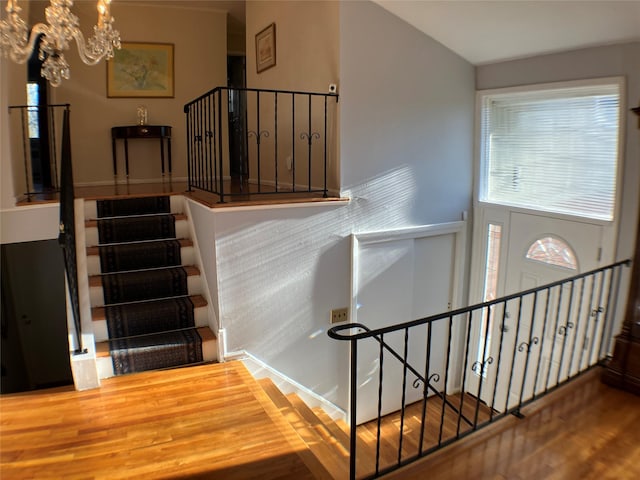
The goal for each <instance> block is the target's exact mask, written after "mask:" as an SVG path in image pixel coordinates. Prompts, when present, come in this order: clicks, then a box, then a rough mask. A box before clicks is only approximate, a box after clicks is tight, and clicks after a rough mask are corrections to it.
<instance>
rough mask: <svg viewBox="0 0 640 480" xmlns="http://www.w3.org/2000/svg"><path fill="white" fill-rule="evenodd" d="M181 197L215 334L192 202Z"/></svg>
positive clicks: (203, 293) (210, 323)
mask: <svg viewBox="0 0 640 480" xmlns="http://www.w3.org/2000/svg"><path fill="white" fill-rule="evenodd" d="M174 196H175V195H174ZM181 197H182V202H183V203H182V206H183V209H184V210H185V212H184V213H186V215H187V226H188V227H187V228H188V229H189V237H190V240H191V241H192V242H193V250H194V253H195V257H196V258H195V263H196V265H197V267H198V269H199V270H200V272H201V273H200V282H201V291H202V295H203V296H204V298H205V300H206V301H207V311H208V312H209V321H208V324H209V328H211V331H213V332H215V331H218V328H219V327H220V325H219V322H218V317H217V315H216V312H215V309H214V308H213V302H212V300H211V290H209V282H208V281H207V275H206V268H205V266H204V263H203V262H202V256H201V255H200V246H199V244H198V236H197V235H196V231H195V226H194V224H193V217H192V215H191V202H193V200H191V199H187V197H184V196H181ZM187 200H189V201H187ZM218 311H219V309H218ZM217 356H218V357H220V356H221V355H220V349H219V348H218V355H217Z"/></svg>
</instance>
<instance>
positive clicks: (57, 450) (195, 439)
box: [0, 362, 317, 479]
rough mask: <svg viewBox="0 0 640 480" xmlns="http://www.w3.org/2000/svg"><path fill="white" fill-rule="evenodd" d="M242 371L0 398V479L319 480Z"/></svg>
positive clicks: (169, 374) (228, 367) (233, 368)
mask: <svg viewBox="0 0 640 480" xmlns="http://www.w3.org/2000/svg"><path fill="white" fill-rule="evenodd" d="M242 370H244V366H243V365H242V364H240V363H237V362H236V363H233V362H232V363H226V364H212V365H204V366H199V367H191V368H184V369H175V370H170V371H163V372H148V373H141V374H136V375H129V376H123V377H116V378H113V379H108V380H105V381H103V386H102V387H101V388H100V389H99V390H91V391H86V392H75V391H66V390H63V391H60V390H56V391H55V392H52V393H47V392H46V391H41V392H33V393H31V394H28V395H24V394H22V395H20V394H19V395H4V396H2V397H0V411H1V412H2V420H1V421H0V446H1V449H0V450H1V452H0V476H1V477H2V478H3V479H4V478H109V479H111V478H132V477H135V476H138V477H139V478H166V477H170V476H173V477H176V476H183V475H189V476H198V475H202V476H203V477H202V478H207V477H209V478H211V477H212V476H215V478H238V479H240V478H260V479H265V478H309V479H311V478H317V477H316V476H315V475H313V474H312V473H311V471H310V470H309V468H308V467H307V466H306V465H305V463H304V462H303V461H302V459H301V457H300V455H298V453H297V452H296V451H295V449H293V448H292V447H291V445H290V443H289V442H288V441H287V439H286V438H285V437H284V436H283V435H282V433H281V432H280V430H279V428H277V426H275V425H274V423H273V422H272V421H271V418H270V417H269V415H268V414H267V413H266V412H265V410H264V408H263V406H262V404H261V403H260V402H259V401H258V400H257V399H256V398H255V395H254V394H253V392H252V390H251V388H250V387H248V386H247V385H246V381H247V378H246V376H244V374H243V372H242ZM51 418H54V419H56V420H54V421H52V420H51ZM218 475H220V476H218Z"/></svg>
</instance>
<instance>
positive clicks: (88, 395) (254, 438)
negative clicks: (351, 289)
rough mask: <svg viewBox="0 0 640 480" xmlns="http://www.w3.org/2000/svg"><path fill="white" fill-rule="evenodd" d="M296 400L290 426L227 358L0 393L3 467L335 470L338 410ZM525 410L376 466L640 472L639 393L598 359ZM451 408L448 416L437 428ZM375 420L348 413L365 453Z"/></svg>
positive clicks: (104, 471) (508, 475)
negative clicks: (605, 375) (409, 459)
mask: <svg viewBox="0 0 640 480" xmlns="http://www.w3.org/2000/svg"><path fill="white" fill-rule="evenodd" d="M282 398H284V400H285V401H286V402H288V405H289V407H290V408H291V409H293V410H295V407H294V406H293V405H292V404H291V401H289V400H288V399H287V398H286V397H284V396H282ZM292 398H293V397H292ZM459 400H460V399H459V397H458V402H459ZM464 402H465V407H464V409H465V413H467V409H468V408H475V404H474V403H473V399H464ZM467 402H469V405H468V406H467V405H466V404H467ZM293 403H296V404H297V403H298V400H296V399H294V400H293ZM283 407H286V408H289V407H287V404H286V403H283V404H282V405H281V406H280V408H283ZM296 407H297V408H300V409H301V411H302V412H303V413H302V414H300V413H296V415H298V417H297V420H295V421H294V424H295V423H296V422H298V423H300V424H301V425H302V424H303V423H304V425H303V426H302V427H301V428H302V433H301V434H299V433H296V432H295V431H294V430H293V428H292V427H291V425H290V424H289V423H288V422H287V421H286V420H284V417H283V415H282V412H281V411H280V409H279V407H278V406H276V404H274V403H273V402H272V401H271V400H270V399H269V397H268V396H267V394H266V393H265V391H264V390H263V389H262V388H261V386H260V385H259V384H258V383H257V382H256V381H255V380H253V378H252V377H251V375H250V374H249V373H248V371H247V370H246V368H245V367H244V366H243V365H242V364H240V363H238V362H229V363H223V364H211V365H202V366H198V367H191V368H181V369H175V370H167V371H162V372H147V373H140V374H135V375H126V376H121V377H115V378H112V379H108V380H105V381H103V385H102V387H101V388H100V389H96V390H88V391H84V392H76V391H74V390H71V389H70V388H69V387H60V388H55V389H50V390H43V391H36V392H30V393H23V394H9V395H2V396H0V478H2V479H3V480H4V479H5V478H7V479H27V478H38V479H49V478H56V479H59V478H65V479H81V478H82V479H86V478H95V479H120V478H134V477H137V478H145V479H147V478H150V479H155V478H186V477H188V478H196V479H198V478H201V479H209V478H216V479H218V478H219V479H225V480H226V479H230V480H236V479H237V480H244V479H260V480H269V479H275V478H281V479H295V480H297V479H314V478H315V479H329V478H337V479H342V478H345V473H344V470H341V471H339V473H337V472H338V470H334V473H333V475H331V474H329V473H328V472H330V471H332V468H335V467H336V465H337V464H336V463H335V462H336V461H337V460H336V459H337V458H339V457H342V458H344V457H343V455H344V452H345V447H346V446H347V442H346V440H348V437H346V436H345V431H347V430H346V428H347V427H346V425H345V424H344V422H341V421H337V422H331V421H330V420H326V418H328V417H326V415H323V414H318V413H317V412H314V411H312V410H308V409H307V407H306V406H304V405H301V404H298V405H296ZM427 410H428V411H427V419H428V430H430V431H426V433H425V438H428V439H429V441H430V442H434V441H437V433H438V432H437V431H436V432H433V431H432V430H437V429H435V427H434V426H435V422H436V420H437V421H439V416H440V414H441V410H442V409H441V402H438V401H436V400H433V401H430V404H429V403H428V408H427ZM522 412H523V413H524V414H525V416H526V417H525V419H524V420H519V419H516V418H515V417H511V416H509V417H507V418H505V419H503V420H500V421H498V422H496V423H495V424H492V425H491V426H489V427H487V428H486V429H483V430H481V431H479V432H476V433H474V434H473V435H471V436H469V437H466V438H465V439H463V440H461V441H459V442H457V443H456V444H454V445H451V446H449V447H446V448H444V449H442V450H440V451H438V452H436V453H434V454H432V455H430V456H428V457H426V458H424V459H422V460H420V461H419V462H417V463H415V464H412V465H409V466H408V467H405V468H403V469H401V470H399V471H396V472H393V473H391V474H389V475H388V476H387V477H385V478H389V479H391V480H393V479H414V478H415V479H423V478H426V476H427V475H428V477H429V478H437V479H439V480H441V479H442V480H448V479H451V480H453V479H455V480H459V479H480V480H482V479H519V480H534V479H535V480H538V479H558V480H578V479H580V480H582V479H587V480H596V479H616V480H618V479H620V480H627V479H628V480H631V479H636V478H640V397H636V396H633V395H631V394H629V393H626V392H623V391H620V390H615V389H613V388H611V387H608V386H606V385H604V384H602V383H600V381H599V378H598V372H597V371H596V370H594V371H593V372H590V373H589V374H587V375H585V376H584V377H583V378H580V379H578V380H576V381H574V382H572V383H571V384H570V385H567V386H565V387H563V388H561V389H558V390H557V391H556V392H554V393H552V394H550V395H549V396H547V397H545V398H543V399H541V400H539V401H538V402H536V403H534V404H532V405H530V406H528V407H526V408H523V409H522ZM284 413H285V414H289V415H290V416H291V417H293V414H291V413H290V412H289V413H288V412H286V411H285V412H284ZM407 415H408V416H407V419H406V421H405V425H404V432H405V437H404V442H403V450H406V452H408V454H411V453H412V452H413V453H415V451H417V446H416V442H417V440H416V438H417V437H416V435H418V434H419V429H420V425H421V407H419V406H418V407H414V406H409V407H407ZM483 415H485V416H487V415H488V410H487V409H485V410H480V411H479V418H482V416H483ZM456 420H457V417H456V416H455V415H453V416H452V417H451V418H447V419H446V422H445V423H446V425H447V426H446V429H447V431H448V432H449V433H447V435H449V434H451V431H453V432H455V428H456V425H457V421H456ZM383 427H384V428H383V429H384V430H385V431H387V430H388V431H389V432H390V433H389V435H390V436H389V437H388V438H385V439H383V441H382V445H383V447H384V448H383V450H382V451H381V466H382V467H384V466H387V465H392V464H393V463H394V462H396V461H397V448H398V436H399V432H400V430H399V423H398V419H397V418H396V419H394V418H392V417H390V418H387V419H385V421H384V422H383ZM451 429H453V430H451ZM372 431H373V434H372ZM341 432H342V433H341ZM374 434H375V429H373V430H372V428H371V427H370V426H368V427H366V426H365V427H359V437H358V439H357V443H358V450H359V452H360V453H361V454H362V455H363V456H364V457H365V458H366V459H367V462H369V463H371V462H375V435H374ZM300 435H302V436H305V435H306V436H308V440H309V441H310V442H311V443H314V442H316V444H317V445H316V451H317V452H320V456H321V457H322V456H323V455H325V456H326V455H329V453H328V452H329V450H331V449H334V450H336V451H339V452H340V455H339V457H336V458H333V457H331V458H326V459H324V460H326V462H327V463H334V465H333V466H331V465H329V467H328V468H327V467H325V466H323V465H322V464H320V463H319V462H318V458H317V457H316V456H315V455H314V454H313V453H312V452H311V450H310V449H309V448H308V447H307V446H306V445H305V444H304V442H303V441H302V440H301V438H300ZM331 438H333V440H335V441H332V440H331ZM372 445H373V447H372ZM389 446H390V447H389ZM403 455H404V452H403ZM341 461H344V460H341ZM367 462H362V461H361V462H359V464H358V477H362V476H364V475H367V474H370V473H372V471H373V466H372V465H369V466H367V465H366V463H367Z"/></svg>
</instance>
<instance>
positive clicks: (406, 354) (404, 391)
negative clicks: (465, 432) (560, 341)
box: [309, 97, 409, 465]
mask: <svg viewBox="0 0 640 480" xmlns="http://www.w3.org/2000/svg"><path fill="white" fill-rule="evenodd" d="M309 99H311V97H309ZM408 357H409V329H408V328H405V329H404V355H403V368H402V401H401V402H400V406H401V413H400V438H399V441H398V465H400V464H401V463H402V441H403V439H404V415H405V406H406V402H407V365H408V363H407V359H408Z"/></svg>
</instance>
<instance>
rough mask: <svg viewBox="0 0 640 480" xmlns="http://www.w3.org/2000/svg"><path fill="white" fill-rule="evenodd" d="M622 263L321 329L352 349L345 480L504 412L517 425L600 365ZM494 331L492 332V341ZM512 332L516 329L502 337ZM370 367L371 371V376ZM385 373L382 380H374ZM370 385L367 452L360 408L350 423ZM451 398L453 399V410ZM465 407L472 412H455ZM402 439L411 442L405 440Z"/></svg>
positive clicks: (416, 454)
mask: <svg viewBox="0 0 640 480" xmlns="http://www.w3.org/2000/svg"><path fill="white" fill-rule="evenodd" d="M630 264H631V261H630V260H622V261H619V262H616V263H613V264H611V265H607V266H604V267H601V268H597V269H594V270H590V271H588V272H584V273H581V274H578V275H574V276H572V277H569V278H565V279H563V280H558V281H555V282H551V283H548V284H545V285H542V286H538V287H535V288H531V289H528V290H524V291H522V292H518V293H514V294H510V295H506V296H503V297H500V298H497V299H495V300H491V301H487V302H483V303H478V304H476V305H471V306H468V307H464V308H459V309H456V310H452V311H448V312H444V313H441V314H437V315H432V316H429V317H425V318H421V319H417V320H413V321H408V322H403V323H400V324H397V325H391V326H388V327H383V328H377V329H371V328H369V327H367V326H366V325H363V324H362V323H345V324H342V325H336V326H334V327H332V328H330V329H329V330H328V332H327V333H328V336H329V337H330V338H333V339H336V340H340V341H348V342H349V344H350V346H351V349H350V350H351V352H350V379H349V388H350V391H349V421H350V442H349V450H350V457H349V472H350V473H349V477H350V479H355V478H357V476H358V475H357V472H356V468H357V466H358V467H359V468H369V469H370V470H366V471H364V472H360V475H359V476H360V477H364V478H377V477H379V476H381V475H384V474H386V473H389V472H391V471H393V470H395V469H397V468H400V467H402V466H404V465H407V464H408V463H411V462H413V461H415V460H417V459H419V458H421V457H424V456H426V455H429V454H431V453H433V452H435V451H437V450H439V449H441V448H444V447H445V446H447V445H450V444H452V443H453V442H455V441H457V440H459V439H461V438H464V437H466V436H467V435H470V434H472V433H473V432H475V431H477V430H479V429H481V428H484V427H485V426H488V425H490V424H491V423H493V422H495V421H497V420H499V419H501V418H504V417H506V416H507V415H515V416H516V417H518V418H522V413H521V409H522V408H523V407H524V406H526V405H529V404H530V403H532V402H534V401H535V400H537V399H539V398H541V397H542V396H544V395H547V394H548V393H550V392H552V391H554V390H555V389H557V388H559V387H560V386H562V385H564V384H565V383H567V382H569V381H571V380H573V379H575V378H577V377H578V376H579V375H581V374H583V373H584V372H586V371H588V370H590V369H591V368H593V367H595V366H596V365H599V364H602V362H604V361H605V360H606V358H607V355H608V350H609V348H610V345H611V339H612V337H613V325H614V322H615V318H616V314H617V310H618V301H619V297H620V288H621V284H622V269H623V268H624V267H628V266H629V265H630ZM498 306H501V307H502V314H501V315H500V314H499V310H495V309H496V308H497V307H498ZM512 308H513V312H514V313H516V315H514V317H515V318H513V319H511V321H507V320H508V319H509V318H510V315H509V314H508V312H507V310H511V309H512ZM494 310H495V311H494ZM474 313H477V315H474ZM438 326H440V327H441V328H438ZM425 327H426V328H425ZM496 329H497V331H499V334H495V335H491V332H492V331H493V332H496ZM511 329H514V330H515V331H514V332H513V331H512V332H511V333H506V332H509V331H510V330H511ZM394 332H395V333H397V334H398V335H400V334H402V336H403V338H404V348H403V349H402V352H403V353H402V354H401V353H399V351H396V350H395V349H394V347H393V346H391V345H389V343H387V342H386V341H385V338H384V337H385V335H389V334H393V333H394ZM473 332H475V333H473ZM482 332H485V333H482ZM490 336H491V340H490V342H489V337H490ZM409 338H412V339H413V340H414V343H413V344H412V345H413V346H412V347H411V350H412V352H413V356H412V358H414V359H415V358H416V357H415V355H419V356H420V355H421V353H420V352H419V351H417V350H416V348H418V347H417V345H421V347H420V348H425V346H424V344H425V343H426V352H424V351H423V352H422V354H424V356H422V357H419V358H424V362H425V365H424V371H420V369H418V368H415V366H413V365H411V364H410V363H409V350H410V348H409ZM367 339H373V340H374V341H375V342H377V344H378V345H379V348H376V349H374V350H376V351H377V352H378V353H377V360H376V359H375V357H374V355H376V353H375V352H374V351H373V350H370V351H367V350H365V352H366V353H365V355H366V356H365V358H366V362H367V363H366V369H365V370H363V373H365V375H366V376H367V377H368V378H367V379H366V381H363V379H360V378H359V376H358V375H359V369H360V368H359V365H358V359H359V355H361V354H359V351H360V350H359V347H360V346H359V344H361V343H363V342H365V343H366V342H368V340H367ZM398 340H400V339H399V338H398ZM416 341H417V343H416ZM489 343H491V345H489ZM367 352H368V353H367ZM385 352H389V353H391V355H392V356H393V357H394V358H395V359H396V360H398V361H399V362H400V363H401V365H402V370H401V372H402V373H401V374H400V373H398V371H397V370H393V369H392V370H388V368H389V367H387V366H386V364H385V363H384V353H385ZM494 355H495V357H496V358H495V359H494ZM496 359H497V360H496ZM421 361H422V360H421ZM372 364H373V365H376V369H377V370H378V373H377V374H375V375H374V373H373V371H372V370H371V365H372ZM392 368H393V367H392ZM385 369H387V372H388V373H387V374H383V372H384V371H385ZM467 371H469V375H467ZM393 372H396V373H393ZM409 373H410V374H412V375H415V376H416V378H417V380H415V381H414V382H413V385H414V388H417V385H418V383H417V382H418V381H421V382H424V385H425V388H424V389H423V391H422V392H421V394H422V396H421V397H420V396H419V394H418V395H416V394H413V395H408V393H407V391H408V382H407V375H408V374H409ZM389 375H391V377H394V376H395V379H393V378H392V380H391V381H392V385H399V383H400V380H401V384H402V386H401V387H399V388H400V390H395V389H394V388H395V387H385V385H389V380H388V379H387V377H388V376H389ZM399 375H401V379H400V378H399V377H398V376H399ZM376 377H377V378H376ZM441 378H442V379H443V383H442V386H441V387H440V388H439V389H438V388H436V385H434V384H432V379H433V381H434V382H439V381H440V379H441ZM425 379H428V381H427V380H425ZM385 381H386V383H385ZM370 382H377V391H378V397H377V416H374V417H373V419H371V420H370V423H371V426H368V427H364V432H367V433H366V438H369V436H370V434H371V433H374V435H375V446H374V445H373V444H372V443H367V442H370V441H369V440H367V441H364V442H359V441H358V438H359V431H360V430H359V428H360V427H359V426H358V425H357V423H358V421H360V422H362V421H365V422H366V421H367V418H371V415H373V411H372V410H369V413H368V414H366V415H364V417H365V418H364V419H359V417H358V412H357V411H358V405H359V402H358V391H359V389H361V388H366V389H369V390H368V391H369V393H368V394H367V396H366V397H364V400H365V403H363V405H367V406H368V408H369V409H371V408H372V407H374V404H373V403H372V402H373V401H374V399H373V398H371V397H372V396H373V395H372V394H373V392H372V391H371V390H370V389H371V388H375V383H372V384H371V385H370V386H366V385H367V384H369V383H370ZM365 386H366V387H365ZM364 392H367V390H364ZM431 393H434V394H435V395H430V394H431ZM416 396H417V400H416ZM452 396H454V397H455V398H456V399H455V400H454V402H455V404H454V403H453V402H452V398H453V397H452ZM458 396H459V397H458ZM383 398H384V402H385V405H386V406H385V407H384V409H385V410H386V411H388V410H389V408H390V407H392V409H393V408H397V412H396V413H393V414H385V415H384V420H383V415H382V410H383ZM434 402H435V404H434ZM427 405H429V406H430V408H427ZM434 405H435V406H434ZM447 407H449V408H448V409H447ZM465 410H466V411H467V412H469V413H470V414H471V415H469V414H464V413H463V412H464V411H465ZM408 412H409V413H408ZM451 412H454V413H451ZM387 415H393V416H392V417H389V418H387ZM407 415H411V420H410V421H411V422H412V423H411V428H410V429H408V430H407V429H405V419H406V418H408V417H407ZM438 417H439V419H438ZM452 417H453V418H452ZM383 421H384V422H393V423H394V424H396V425H399V432H398V433H397V435H398V437H397V438H396V439H395V440H394V439H393V438H390V437H389V436H388V435H389V433H387V434H385V437H384V440H385V441H382V432H383V428H382V424H383ZM407 421H409V420H407ZM416 422H417V424H416ZM463 422H464V423H463ZM374 423H375V426H374ZM445 425H447V426H446V427H445ZM363 435H365V434H364V433H363ZM410 435H411V436H412V437H413V440H414V441H413V442H408V441H407V442H405V437H408V436H410ZM363 440H364V437H363ZM358 445H360V446H358ZM396 447H397V450H395V448H396ZM360 448H365V449H369V450H371V451H370V452H369V456H370V458H372V459H373V458H374V457H375V465H369V466H367V465H364V464H363V462H361V461H356V459H357V456H358V449H360ZM374 449H375V451H373V450H374ZM383 450H384V451H385V454H384V455H383ZM390 450H391V451H390ZM393 456H395V457H396V460H395V461H393V462H392V461H390V460H389V459H390V458H393Z"/></svg>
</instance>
